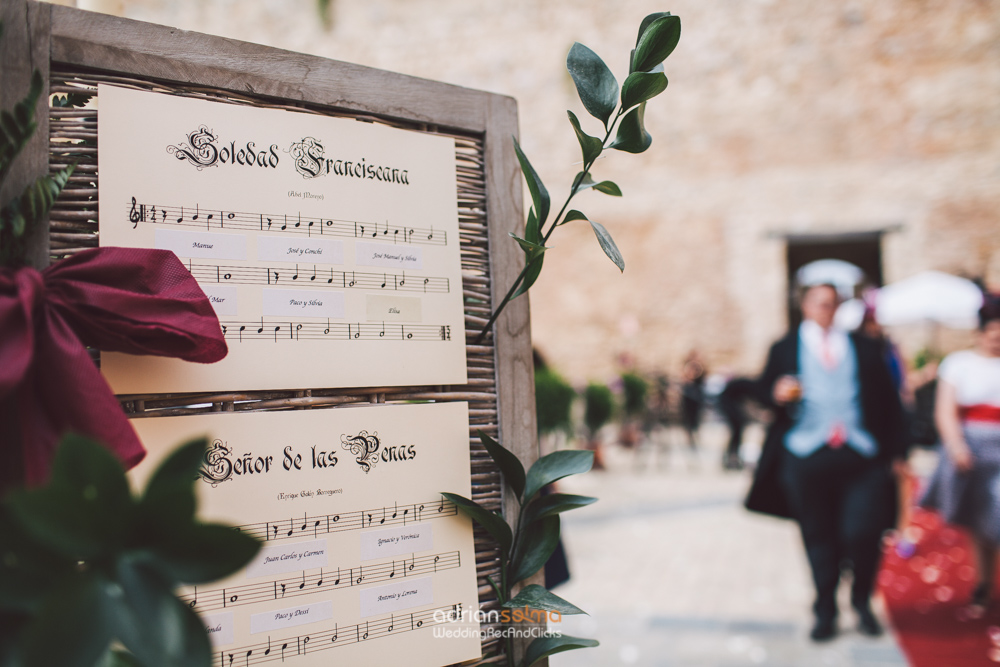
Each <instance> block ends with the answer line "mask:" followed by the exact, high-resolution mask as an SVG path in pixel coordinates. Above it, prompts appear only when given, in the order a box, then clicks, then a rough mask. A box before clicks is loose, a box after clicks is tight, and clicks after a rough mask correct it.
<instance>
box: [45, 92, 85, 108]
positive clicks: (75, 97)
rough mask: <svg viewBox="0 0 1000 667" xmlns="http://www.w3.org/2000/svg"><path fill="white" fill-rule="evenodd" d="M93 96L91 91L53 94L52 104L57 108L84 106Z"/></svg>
mask: <svg viewBox="0 0 1000 667" xmlns="http://www.w3.org/2000/svg"><path fill="white" fill-rule="evenodd" d="M93 96H94V95H93V94H92V93H84V92H80V93H67V94H66V95H53V96H52V106H54V107H59V108H72V107H85V106H87V102H89V101H90V99H91V98H92V97H93Z"/></svg>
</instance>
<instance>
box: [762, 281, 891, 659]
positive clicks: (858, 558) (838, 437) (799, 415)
mask: <svg viewBox="0 0 1000 667" xmlns="http://www.w3.org/2000/svg"><path fill="white" fill-rule="evenodd" d="M838 305H839V297H838V294H837V289H836V288H835V287H834V286H833V285H814V286H810V287H807V288H806V289H805V291H804V292H803V294H802V300H801V307H802V316H803V322H802V324H801V326H799V327H798V328H797V329H796V330H794V331H791V332H790V333H789V334H788V335H786V336H785V337H784V338H782V339H781V340H779V341H778V342H777V343H775V344H774V345H773V346H772V347H771V351H770V354H769V356H768V360H767V365H766V367H765V369H764V373H763V375H762V376H761V378H760V379H759V380H758V384H757V395H758V400H760V401H761V402H762V403H764V404H765V405H767V406H769V407H770V408H771V409H772V410H773V412H774V420H773V421H772V423H771V426H770V429H769V430H768V434H767V439H766V440H765V442H764V448H763V451H762V453H761V457H760V460H759V462H758V466H757V471H756V474H755V476H754V483H753V486H752V488H751V489H750V494H749V496H748V498H747V502H746V506H747V508H748V509H750V510H753V511H757V512H763V513H765V514H772V515H776V516H780V517H787V518H794V519H795V520H796V521H797V522H798V524H799V528H800V530H801V532H802V541H803V543H804V545H805V548H806V555H807V557H808V560H809V566H810V568H811V570H812V576H813V583H814V585H815V587H816V601H815V604H814V605H813V612H814V613H815V624H814V626H813V629H812V632H811V633H810V636H811V637H812V639H814V640H816V641H822V640H827V639H830V638H832V637H833V636H834V635H835V634H836V632H837V601H836V592H837V586H838V584H839V581H840V573H841V569H842V567H843V566H845V565H849V567H850V569H851V570H852V572H853V584H852V588H851V606H852V607H854V610H855V612H856V614H857V618H858V630H859V631H860V632H862V633H863V634H867V635H872V636H874V635H878V634H881V632H882V629H881V627H880V626H879V623H878V620H877V619H876V618H875V616H874V615H873V614H872V611H871V607H870V605H869V598H870V597H871V593H872V589H873V587H874V583H875V575H876V573H877V571H878V564H879V551H880V541H881V535H882V532H883V531H885V530H886V529H888V528H891V527H892V526H893V525H894V523H895V520H896V510H897V495H896V488H895V479H894V477H893V474H892V470H891V467H892V464H893V462H894V461H897V460H901V459H902V458H903V457H904V456H905V454H906V442H905V440H904V430H903V421H902V408H901V406H900V403H899V396H898V394H897V393H896V390H895V388H894V385H893V382H892V377H891V375H890V373H889V370H888V367H887V366H886V364H885V363H884V362H883V360H882V356H881V352H880V350H879V347H878V345H877V344H876V343H874V342H873V341H871V340H868V339H866V338H863V337H860V336H857V335H853V334H852V335H848V334H847V333H845V332H843V331H841V330H838V329H837V328H836V327H834V326H833V320H834V315H835V313H836V311H837V307H838Z"/></svg>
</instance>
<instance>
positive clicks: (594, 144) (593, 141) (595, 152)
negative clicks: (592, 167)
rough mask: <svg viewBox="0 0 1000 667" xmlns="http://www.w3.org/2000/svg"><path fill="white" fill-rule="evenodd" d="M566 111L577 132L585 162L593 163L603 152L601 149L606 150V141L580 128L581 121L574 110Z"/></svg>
mask: <svg viewBox="0 0 1000 667" xmlns="http://www.w3.org/2000/svg"><path fill="white" fill-rule="evenodd" d="M566 113H567V114H568V115H569V122H570V123H572V125H573V131H574V132H576V138H577V141H579V142H580V150H581V151H582V152H583V162H584V164H589V163H592V162H593V161H594V160H596V159H597V156H599V155H600V154H601V151H602V150H604V143H603V142H602V141H601V140H600V139H598V138H597V137H592V136H590V135H589V134H587V133H586V132H584V131H583V130H581V129H580V121H579V120H578V119H577V117H576V114H575V113H573V112H572V111H567V112H566Z"/></svg>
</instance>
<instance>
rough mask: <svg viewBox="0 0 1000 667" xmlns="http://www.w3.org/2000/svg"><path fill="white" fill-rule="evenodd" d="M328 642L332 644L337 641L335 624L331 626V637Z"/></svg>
mask: <svg viewBox="0 0 1000 667" xmlns="http://www.w3.org/2000/svg"><path fill="white" fill-rule="evenodd" d="M330 641H331V642H334V643H335V642H336V641H337V624H336V623H334V624H333V637H331V638H330Z"/></svg>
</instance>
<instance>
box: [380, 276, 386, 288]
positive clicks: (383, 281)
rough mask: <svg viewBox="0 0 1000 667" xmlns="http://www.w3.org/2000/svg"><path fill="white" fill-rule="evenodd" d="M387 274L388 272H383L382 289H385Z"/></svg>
mask: <svg viewBox="0 0 1000 667" xmlns="http://www.w3.org/2000/svg"><path fill="white" fill-rule="evenodd" d="M385 276H386V274H384V273H383V274H382V285H381V286H380V287H381V288H382V289H385V283H386V277H385Z"/></svg>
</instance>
